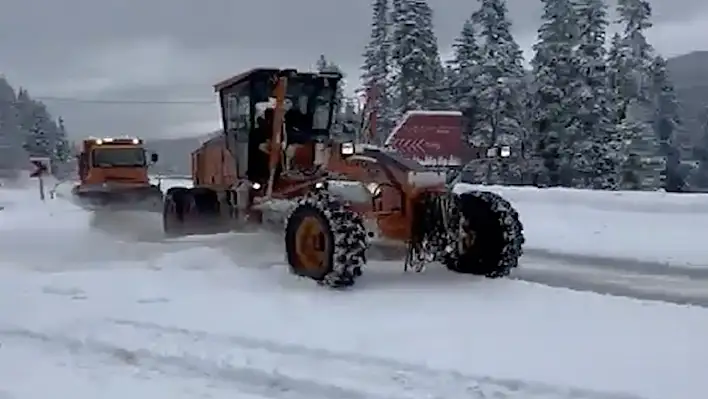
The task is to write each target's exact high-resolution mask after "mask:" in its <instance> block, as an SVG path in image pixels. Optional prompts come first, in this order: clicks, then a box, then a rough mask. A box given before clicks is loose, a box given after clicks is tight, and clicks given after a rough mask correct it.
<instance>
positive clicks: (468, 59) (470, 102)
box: [448, 17, 482, 143]
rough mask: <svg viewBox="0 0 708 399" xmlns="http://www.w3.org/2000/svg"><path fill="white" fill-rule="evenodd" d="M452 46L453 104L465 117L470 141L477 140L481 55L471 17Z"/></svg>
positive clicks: (451, 76) (451, 85) (450, 84)
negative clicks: (475, 130)
mask: <svg viewBox="0 0 708 399" xmlns="http://www.w3.org/2000/svg"><path fill="white" fill-rule="evenodd" d="M452 49H453V57H452V60H451V61H450V64H449V66H450V73H449V83H448V85H449V87H450V94H451V97H452V102H453V105H454V106H455V108H457V109H458V110H460V111H461V112H462V114H463V116H464V119H465V126H464V128H463V132H464V134H465V135H466V136H467V141H468V143H472V142H473V141H474V137H473V136H472V134H473V133H474V126H475V124H476V111H477V98H478V97H479V89H478V88H477V87H476V83H477V76H478V75H479V73H480V70H481V64H482V59H481V53H480V49H479V45H478V44H477V34H476V31H475V27H474V22H473V21H472V18H471V17H470V18H469V19H468V20H467V21H465V24H464V26H463V27H462V31H461V32H460V36H458V37H457V38H456V39H455V41H454V42H453V44H452Z"/></svg>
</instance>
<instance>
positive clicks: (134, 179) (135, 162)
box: [78, 138, 157, 185]
mask: <svg viewBox="0 0 708 399" xmlns="http://www.w3.org/2000/svg"><path fill="white" fill-rule="evenodd" d="M154 162H157V154H151V155H150V158H148V155H147V152H146V150H145V148H144V144H143V141H142V140H141V139H138V138H90V139H86V140H84V141H83V143H82V147H81V153H80V154H79V155H78V163H79V178H80V180H81V184H82V185H100V184H109V183H116V184H122V185H150V182H149V179H148V165H149V164H150V163H154Z"/></svg>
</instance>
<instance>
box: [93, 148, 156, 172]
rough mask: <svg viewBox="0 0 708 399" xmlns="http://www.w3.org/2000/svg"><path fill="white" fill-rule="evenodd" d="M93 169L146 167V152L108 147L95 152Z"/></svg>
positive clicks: (136, 149) (139, 149)
mask: <svg viewBox="0 0 708 399" xmlns="http://www.w3.org/2000/svg"><path fill="white" fill-rule="evenodd" d="M92 155H93V156H92V158H93V163H92V164H93V167H95V168H111V167H144V166H147V159H146V157H145V150H143V149H142V148H125V147H123V148H121V147H110V146H106V147H103V148H96V149H94V150H93V154H92Z"/></svg>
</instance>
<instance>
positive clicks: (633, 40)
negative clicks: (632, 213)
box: [617, 0, 666, 190]
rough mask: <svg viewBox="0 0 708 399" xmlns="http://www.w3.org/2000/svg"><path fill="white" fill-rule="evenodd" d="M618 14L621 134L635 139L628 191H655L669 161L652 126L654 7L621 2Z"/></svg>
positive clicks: (634, 0) (641, 1) (642, 0)
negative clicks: (621, 64) (622, 107)
mask: <svg viewBox="0 0 708 399" xmlns="http://www.w3.org/2000/svg"><path fill="white" fill-rule="evenodd" d="M617 12H618V14H619V22H620V24H621V25H622V27H623V33H622V36H621V37H622V48H623V50H622V51H623V52H624V53H625V54H624V63H625V65H624V74H625V76H624V77H623V78H622V79H621V81H622V82H623V85H622V86H621V87H620V89H621V92H622V93H621V94H620V95H621V97H622V98H624V99H626V105H625V112H624V117H625V118H624V120H623V121H622V122H621V126H622V129H621V131H622V132H623V134H624V135H625V136H626V137H630V138H631V142H630V145H629V148H628V151H627V161H626V162H625V165H624V166H623V176H624V182H623V183H622V186H623V187H624V188H627V189H644V190H652V189H658V188H660V187H662V186H663V183H662V181H663V178H662V176H663V172H664V169H665V168H666V157H665V156H662V154H661V148H660V145H659V140H658V137H657V136H656V134H655V131H654V129H653V127H652V124H651V119H652V118H653V114H654V109H653V102H652V101H651V72H650V71H651V65H652V62H653V60H654V50H653V48H652V46H651V45H650V44H649V43H648V41H647V39H646V35H645V31H646V30H647V29H649V28H650V27H651V26H652V23H651V6H650V5H649V2H648V1H646V0H618V7H617Z"/></svg>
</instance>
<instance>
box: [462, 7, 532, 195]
mask: <svg viewBox="0 0 708 399" xmlns="http://www.w3.org/2000/svg"><path fill="white" fill-rule="evenodd" d="M480 2H481V5H480V8H479V10H477V11H476V12H475V13H474V14H473V15H472V21H473V22H474V23H475V24H476V26H478V27H479V29H480V32H479V36H480V42H479V52H480V66H479V73H478V74H477V76H476V77H475V84H474V87H475V89H476V90H477V93H478V94H477V108H478V111H477V117H476V121H475V122H476V123H475V126H474V129H473V132H474V133H473V137H472V143H473V145H476V146H480V147H483V148H489V147H500V146H509V147H510V148H511V152H512V154H515V155H518V154H520V152H521V149H522V145H521V143H522V139H523V138H524V136H525V132H524V129H525V128H526V123H525V121H524V117H525V112H524V110H523V107H524V95H523V91H524V89H525V85H524V82H523V79H524V75H525V73H524V68H523V53H522V51H521V47H520V46H519V45H518V43H517V42H516V40H515V39H514V37H513V36H512V34H511V22H510V21H509V18H508V16H507V14H508V11H507V7H506V1H505V0H481V1H480ZM486 164H487V165H486V168H485V169H486V179H485V181H486V182H487V183H494V184H500V183H507V184H508V183H518V182H520V180H521V174H522V173H521V172H522V165H520V164H518V163H514V162H499V160H491V161H489V162H486Z"/></svg>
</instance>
